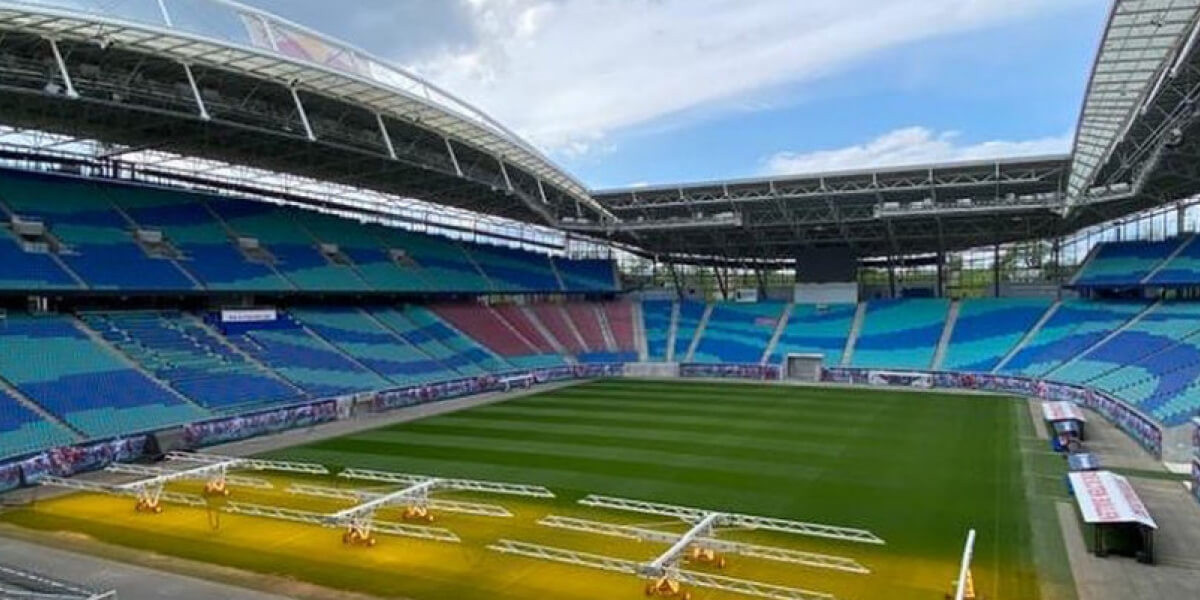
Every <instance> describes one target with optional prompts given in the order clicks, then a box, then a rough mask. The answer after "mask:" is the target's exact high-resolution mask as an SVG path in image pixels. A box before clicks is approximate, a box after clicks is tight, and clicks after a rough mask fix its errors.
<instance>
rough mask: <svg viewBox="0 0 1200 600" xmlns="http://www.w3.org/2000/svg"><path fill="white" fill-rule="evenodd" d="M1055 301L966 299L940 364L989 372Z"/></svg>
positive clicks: (945, 367) (942, 366)
mask: <svg viewBox="0 0 1200 600" xmlns="http://www.w3.org/2000/svg"><path fill="white" fill-rule="evenodd" d="M1051 304H1052V302H1051V301H1050V300H1049V299H1041V298H979V299H968V300H963V301H962V302H961V303H960V306H959V312H958V320H957V321H955V324H954V331H953V332H951V335H950V343H949V346H947V347H946V355H945V357H944V358H943V359H942V365H941V368H942V369H945V370H951V371H970V372H977V373H987V372H990V371H991V370H992V369H993V368H995V367H996V365H998V364H999V363H1000V361H1001V360H1003V359H1004V357H1005V356H1007V355H1008V353H1009V352H1011V351H1012V349H1013V348H1014V347H1015V346H1016V345H1017V344H1018V343H1019V342H1020V341H1021V339H1022V338H1023V337H1025V333H1026V332H1028V331H1029V329H1030V328H1031V327H1033V326H1034V325H1035V324H1036V323H1037V322H1038V320H1039V319H1041V318H1042V315H1044V314H1046V311H1047V310H1049V309H1050V306H1051Z"/></svg>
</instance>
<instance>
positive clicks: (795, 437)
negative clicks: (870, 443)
mask: <svg viewBox="0 0 1200 600" xmlns="http://www.w3.org/2000/svg"><path fill="white" fill-rule="evenodd" d="M458 418H464V419H467V420H468V421H467V422H469V423H476V424H479V425H483V424H487V423H495V424H497V426H499V427H504V426H506V425H507V424H509V423H523V424H526V425H528V426H530V427H531V428H534V429H547V430H550V429H559V428H562V427H571V426H580V427H590V428H592V429H594V430H596V431H602V430H608V431H609V432H610V433H612V432H617V434H618V435H621V434H626V433H628V434H629V435H630V436H631V437H645V436H652V435H654V434H657V433H658V432H665V433H666V434H667V435H669V436H677V435H678V436H691V439H692V440H693V441H699V440H706V439H709V438H711V437H718V436H719V437H728V438H735V439H740V440H745V439H762V440H772V441H778V442H789V441H796V442H798V443H799V445H800V447H801V448H803V447H806V446H820V445H822V444H827V445H833V446H835V447H840V446H842V445H843V442H844V441H845V439H846V433H847V432H848V431H852V430H853V429H852V428H848V427H844V426H836V425H833V426H831V425H828V424H824V423H820V422H817V421H805V422H795V423H783V422H780V421H779V420H777V419H776V420H769V421H762V422H759V421H750V420H745V421H730V420H729V419H717V418H710V417H702V418H701V417H693V418H689V419H688V421H689V422H688V423H678V422H676V421H677V420H676V419H671V418H663V419H645V418H642V417H640V416H637V415H627V414H621V413H612V414H602V413H601V414H597V413H577V412H571V411H566V412H565V413H559V414H556V415H544V414H535V415H526V414H520V413H518V414H513V415H510V414H507V413H499V414H498V413H485V412H478V413H476V412H471V413H470V415H467V416H461V417H460V416H458V415H456V416H448V417H445V419H446V420H443V419H442V418H439V419H429V420H423V421H420V422H417V423H413V424H409V425H407V426H406V427H405V428H404V429H384V430H382V431H401V430H408V429H409V428H412V429H420V428H422V427H430V426H432V427H436V426H439V424H441V423H455V422H458V421H455V420H454V419H458ZM868 425H869V424H868ZM862 426H864V425H860V426H859V427H862Z"/></svg>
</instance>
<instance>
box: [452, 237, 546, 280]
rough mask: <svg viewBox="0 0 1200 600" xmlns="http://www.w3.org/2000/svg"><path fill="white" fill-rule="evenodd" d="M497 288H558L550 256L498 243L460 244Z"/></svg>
mask: <svg viewBox="0 0 1200 600" xmlns="http://www.w3.org/2000/svg"><path fill="white" fill-rule="evenodd" d="M463 245H464V247H465V249H466V251H467V252H468V253H469V254H470V255H471V258H472V259H474V261H475V264H477V265H479V268H480V269H481V270H482V271H483V274H484V275H486V276H487V278H488V279H489V280H490V281H491V283H492V289H493V290H495V291H497V292H559V291H562V286H561V285H560V284H559V282H558V278H557V277H555V276H554V269H553V267H551V266H550V257H548V256H546V255H544V254H536V253H533V252H525V251H523V250H516V249H513V248H504V247H501V246H489V245H485V244H468V243H464V244H463Z"/></svg>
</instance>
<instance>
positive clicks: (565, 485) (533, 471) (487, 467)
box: [287, 447, 845, 524]
mask: <svg viewBox="0 0 1200 600" xmlns="http://www.w3.org/2000/svg"><path fill="white" fill-rule="evenodd" d="M287 456H289V457H291V458H293V459H295V460H305V461H312V462H318V463H322V464H340V463H339V461H340V462H342V463H344V462H345V461H346V459H347V455H346V454H342V453H339V452H337V451H332V450H315V449H310V448H307V447H304V448H299V449H296V450H295V451H294V452H289V453H288V454H287ZM353 458H354V462H353V464H354V466H356V467H360V468H368V469H381V470H393V471H399V472H409V473H417V474H437V475H439V476H442V477H462V478H469V479H485V480H493V481H507V482H513V483H529V484H535V485H545V486H549V487H550V488H551V489H553V490H554V492H555V493H556V494H557V495H558V496H559V502H560V503H561V504H562V505H563V506H564V507H569V508H570V509H571V510H572V511H574V510H578V506H577V505H576V504H575V502H576V500H578V499H579V498H580V497H582V496H584V495H586V494H594V493H598V494H609V495H616V496H624V497H631V498H639V499H646V500H656V501H658V502H672V503H676V504H685V505H688V506H695V507H698V508H714V509H715V508H718V507H722V506H726V507H728V506H743V507H745V510H747V511H754V512H755V513H756V514H761V515H764V516H778V517H787V516H788V515H792V516H795V515H796V514H802V513H801V512H800V511H798V510H797V508H796V507H797V502H798V499H797V497H796V495H795V494H794V493H792V492H791V491H789V490H788V489H785V488H760V489H759V490H758V493H756V494H755V495H754V497H753V498H752V499H748V498H747V497H746V492H745V490H744V489H729V488H719V487H718V488H714V487H713V486H712V485H711V484H709V483H704V482H696V481H692V480H687V479H676V478H670V477H664V476H663V473H658V474H656V475H654V476H652V477H649V478H646V477H637V476H632V475H630V474H625V473H622V474H619V475H618V474H613V473H611V472H605V473H592V472H581V471H577V470H574V469H573V468H571V465H566V464H564V465H561V466H559V467H555V466H548V467H547V466H531V465H497V464H490V463H481V462H477V461H473V460H463V459H458V460H455V459H444V458H428V457H419V456H403V457H396V456H386V455H374V454H364V455H355V456H354V457H353ZM351 487H353V486H351ZM490 501H492V502H496V503H499V504H503V503H504V501H503V498H496V499H495V500H490ZM814 516H817V515H814ZM609 520H613V517H612V516H609ZM842 524H845V523H842Z"/></svg>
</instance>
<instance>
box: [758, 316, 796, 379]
mask: <svg viewBox="0 0 1200 600" xmlns="http://www.w3.org/2000/svg"><path fill="white" fill-rule="evenodd" d="M795 308H796V303H795V302H788V303H787V306H784V307H783V314H781V315H779V321H778V322H777V323H775V331H774V332H772V333H771V339H770V341H768V342H767V347H766V348H764V349H763V353H762V358H760V359H759V360H758V362H760V363H762V364H767V363H768V362H770V360H771V357H772V356H774V355H775V349H776V348H777V347H778V346H779V338H781V337H783V332H784V331H786V330H787V326H788V321H789V320H790V319H791V318H792V310H794V309H795Z"/></svg>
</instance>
